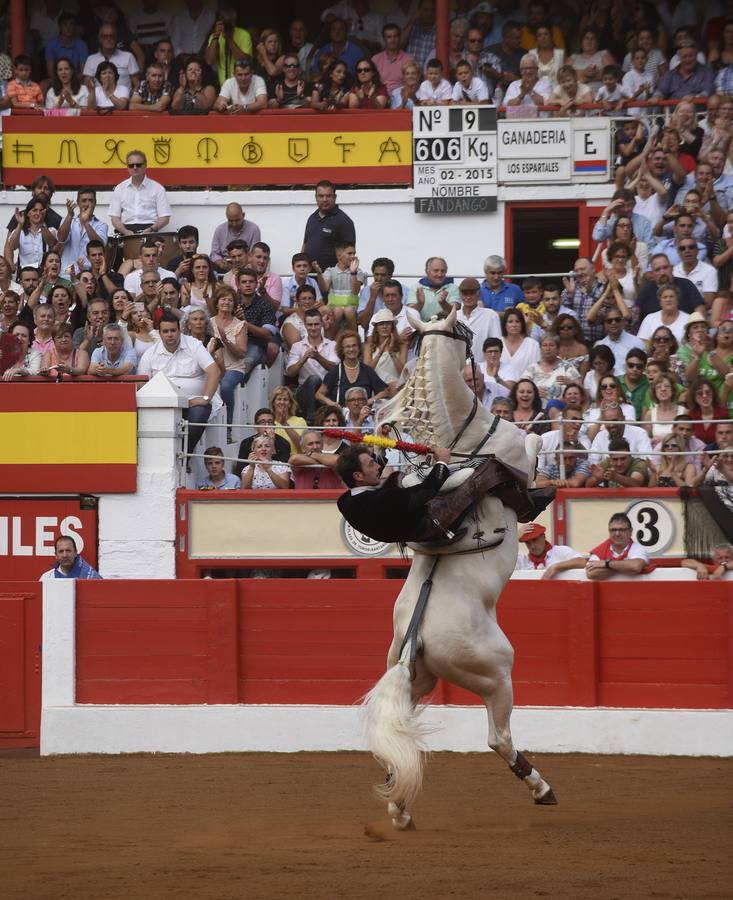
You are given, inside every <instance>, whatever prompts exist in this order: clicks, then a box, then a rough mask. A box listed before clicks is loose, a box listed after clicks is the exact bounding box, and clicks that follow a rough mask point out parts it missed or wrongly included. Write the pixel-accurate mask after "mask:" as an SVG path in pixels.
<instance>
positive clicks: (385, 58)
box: [372, 24, 419, 94]
mask: <svg viewBox="0 0 733 900" xmlns="http://www.w3.org/2000/svg"><path fill="white" fill-rule="evenodd" d="M400 39H401V30H400V27H399V25H394V24H387V25H385V26H384V28H383V29H382V41H383V43H384V50H382V51H381V52H379V53H375V54H374V56H373V57H372V63H373V64H374V66H375V68H376V70H377V72H379V77H380V78H381V80H382V84H384V86H385V87H386V88H387V90H388V91H389V93H390V94H392V93H394V91H396V90H399V89H400V88H401V87H402V83H403V66H404V65H405V63H408V62H412V61H413V60H412V57H411V56H410V55H409V54H408V53H405V51H404V50H403V49H402V48H401V46H400ZM418 71H419V66H418Z"/></svg>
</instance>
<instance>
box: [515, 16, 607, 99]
mask: <svg viewBox="0 0 733 900" xmlns="http://www.w3.org/2000/svg"><path fill="white" fill-rule="evenodd" d="M535 38H536V42H535V46H534V47H527V49H528V50H529V54H530V56H534V58H535V59H536V60H537V69H538V72H539V76H540V78H546V79H547V80H548V81H549V82H550V84H551V85H552V86H553V87H555V86H556V85H557V83H558V77H559V74H560V69H561V68H562V66H563V63H564V62H565V48H564V41H563V43H562V44H556V43H555V41H554V38H553V31H552V29H551V28H550V26H549V25H548V24H546V23H542V24H540V25H538V26H537V29H536V31H535ZM525 46H526V45H525ZM571 68H572V67H571ZM574 72H575V69H573V73H574ZM588 94H589V95H591V94H590V90H588ZM581 102H582V101H581Z"/></svg>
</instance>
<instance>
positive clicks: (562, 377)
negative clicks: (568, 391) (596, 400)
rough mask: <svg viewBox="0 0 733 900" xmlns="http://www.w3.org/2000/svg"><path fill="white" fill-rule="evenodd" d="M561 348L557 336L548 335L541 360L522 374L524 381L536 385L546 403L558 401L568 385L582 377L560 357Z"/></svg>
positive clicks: (544, 342) (531, 364) (541, 343)
mask: <svg viewBox="0 0 733 900" xmlns="http://www.w3.org/2000/svg"><path fill="white" fill-rule="evenodd" d="M559 348H560V338H559V337H558V336H557V335H556V334H546V335H545V336H544V337H543V338H542V341H541V342H540V359H539V360H538V361H537V362H534V363H530V365H529V366H527V368H526V369H525V370H524V372H523V374H522V379H527V380H529V381H533V382H534V383H535V385H536V386H537V388H538V390H539V392H540V397H541V398H542V400H543V401H545V402H547V401H548V400H556V399H557V398H558V397H559V396H560V395H561V393H562V389H563V387H564V386H565V385H566V384H569V383H570V382H574V381H578V380H579V379H580V377H581V376H580V372H579V371H578V370H577V369H576V368H575V367H574V366H573V365H571V364H570V363H569V362H567V361H566V360H564V359H562V358H561V357H560V356H559V355H558V351H559Z"/></svg>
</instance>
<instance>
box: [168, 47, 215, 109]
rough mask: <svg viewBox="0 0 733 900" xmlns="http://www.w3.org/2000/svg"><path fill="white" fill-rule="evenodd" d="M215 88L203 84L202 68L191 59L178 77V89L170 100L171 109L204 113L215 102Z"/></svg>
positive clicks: (198, 60)
mask: <svg viewBox="0 0 733 900" xmlns="http://www.w3.org/2000/svg"><path fill="white" fill-rule="evenodd" d="M216 97H217V94H216V88H215V87H214V85H213V84H206V83H205V82H204V67H203V65H202V63H201V60H200V59H197V58H196V57H192V58H190V59H188V61H187V62H186V64H185V66H184V67H183V68H182V69H181V71H180V73H179V75H178V87H177V88H176V90H175V91H174V93H173V96H172V98H171V109H172V110H175V111H176V112H178V111H179V110H180V111H182V112H187V113H196V112H206V111H207V110H210V109H211V107H212V106H213V105H214V101H215V100H216Z"/></svg>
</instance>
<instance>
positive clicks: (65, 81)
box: [45, 56, 94, 115]
mask: <svg viewBox="0 0 733 900" xmlns="http://www.w3.org/2000/svg"><path fill="white" fill-rule="evenodd" d="M45 105H46V109H73V110H77V113H76V114H77V115H78V110H80V109H85V108H87V109H94V93H93V92H92V91H90V90H89V88H88V86H87V85H86V84H82V83H81V82H80V81H79V78H78V76H77V74H76V72H75V71H74V66H73V64H72V62H71V60H69V59H67V58H66V57H65V56H62V57H61V58H60V59H57V60H56V76H55V77H54V79H53V82H52V84H51V87H50V88H49V89H48V93H47V94H46V104H45Z"/></svg>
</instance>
